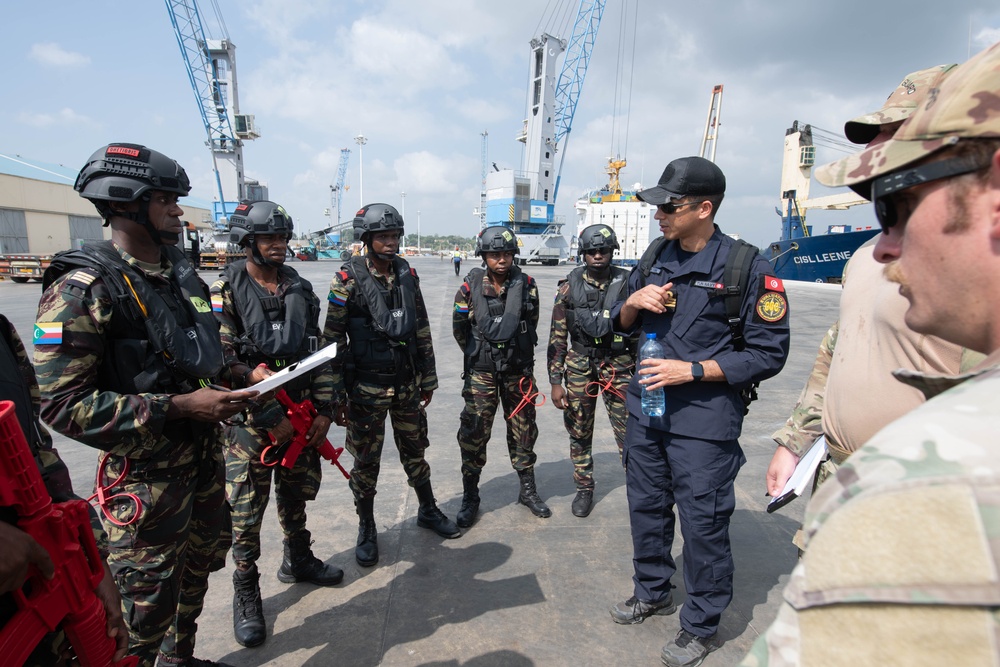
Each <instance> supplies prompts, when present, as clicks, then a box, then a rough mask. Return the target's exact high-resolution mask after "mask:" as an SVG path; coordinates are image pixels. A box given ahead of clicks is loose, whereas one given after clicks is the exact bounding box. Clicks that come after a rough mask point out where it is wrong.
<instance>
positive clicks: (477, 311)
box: [452, 226, 552, 528]
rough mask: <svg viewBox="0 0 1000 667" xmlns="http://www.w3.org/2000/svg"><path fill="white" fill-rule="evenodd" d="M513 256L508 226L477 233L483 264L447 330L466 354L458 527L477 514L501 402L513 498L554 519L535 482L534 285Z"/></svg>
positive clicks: (459, 297)
mask: <svg viewBox="0 0 1000 667" xmlns="http://www.w3.org/2000/svg"><path fill="white" fill-rule="evenodd" d="M517 253H518V248H517V237H516V236H515V235H514V232H512V231H510V230H509V229H507V228H506V227H502V226H496V227H487V228H486V229H484V230H483V231H481V232H480V233H479V236H478V237H477V238H476V256H477V257H479V256H481V257H482V258H483V261H484V262H485V264H486V268H485V269H481V268H476V269H472V271H470V272H469V275H468V276H466V278H465V282H463V283H462V286H461V287H460V288H459V289H458V293H457V294H456V295H455V312H454V314H453V315H452V332H453V333H454V335H455V340H456V341H458V346H459V347H460V348H462V352H463V353H464V354H465V373H464V376H465V386H464V387H463V388H462V398H464V399H465V407H464V408H463V409H462V415H461V417H460V424H459V427H458V444H459V447H461V449H462V485H463V487H464V493H463V495H462V507H461V509H460V510H459V512H458V519H457V521H458V525H459V526H461V527H462V528H467V527H469V526H471V525H472V524H473V523H474V522H475V520H476V515H477V514H478V513H479V477H480V474H481V473H482V470H483V467H485V465H486V443H488V442H489V441H490V433H491V432H492V430H493V418H494V417H495V416H496V412H497V406H498V404H503V418H504V421H506V422H507V453H508V454H509V455H510V463H511V465H512V466H513V467H514V470H515V471H517V475H518V478H519V479H520V483H521V490H520V493H519V494H518V498H517V500H518V502H520V503H521V504H522V505H524V506H526V507H527V508H528V509H529V510H531V513H532V514H534V515H535V516H537V517H541V518H548V517H550V516H552V511H551V510H550V509H549V507H548V505H546V504H545V503H544V502H543V501H542V499H541V498H540V497H539V496H538V491H537V488H536V486H535V467H534V466H535V458H536V456H535V440H537V439H538V425H537V424H536V423H535V401H536V400H538V399H537V395H538V390H537V389H536V388H535V378H534V365H535V344H536V343H537V342H538V334H537V329H538V286H537V285H536V284H535V281H534V279H533V278H532V277H531V276H529V275H527V274H525V273H524V272H522V271H521V269H519V268H518V267H517V266H516V265H515V264H514V255H516V254H517ZM543 400H544V399H543Z"/></svg>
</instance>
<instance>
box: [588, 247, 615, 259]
mask: <svg viewBox="0 0 1000 667" xmlns="http://www.w3.org/2000/svg"><path fill="white" fill-rule="evenodd" d="M583 252H584V253H585V254H587V255H590V256H591V257H593V256H594V255H596V254H598V253H600V254H602V255H607V254H608V253H609V252H611V248H588V249H587V250H584V251H583Z"/></svg>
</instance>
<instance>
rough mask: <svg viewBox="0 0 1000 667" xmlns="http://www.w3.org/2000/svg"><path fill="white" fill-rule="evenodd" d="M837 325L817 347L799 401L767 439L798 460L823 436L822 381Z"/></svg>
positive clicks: (824, 391)
mask: <svg viewBox="0 0 1000 667" xmlns="http://www.w3.org/2000/svg"><path fill="white" fill-rule="evenodd" d="M839 332H840V321H839V320H838V321H837V322H834V324H833V326H832V327H830V330H829V331H827V332H826V336H824V337H823V342H822V343H820V346H819V352H817V353H816V361H815V363H813V369H812V373H810V375H809V379H808V380H806V385H805V386H804V387H803V388H802V393H801V394H800V395H799V400H798V402H797V403H796V404H795V407H794V408H792V414H791V415H790V416H789V417H788V421H787V422H785V425H784V426H782V427H781V428H780V429H778V430H777V431H775V432H774V434H773V435H772V436H771V437H772V438H773V439H774V441H775V442H776V443H778V444H779V445H781V446H782V447H785V448H786V449H788V450H789V451H791V452H792V453H793V454H795V455H796V456H799V457H801V456H802V455H803V454H804V453H805V452H806V451H808V450H809V448H810V447H812V445H813V443H814V442H816V440H817V439H819V437H820V436H821V435H823V401H824V399H825V397H826V381H827V379H828V378H829V377H830V362H831V361H832V360H833V350H834V348H835V347H836V346H837V334H838V333H839Z"/></svg>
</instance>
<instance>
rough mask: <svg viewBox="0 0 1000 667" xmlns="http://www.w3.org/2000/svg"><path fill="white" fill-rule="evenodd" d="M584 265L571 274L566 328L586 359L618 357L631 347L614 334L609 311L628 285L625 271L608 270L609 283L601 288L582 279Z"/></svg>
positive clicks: (575, 348) (626, 337)
mask: <svg viewBox="0 0 1000 667" xmlns="http://www.w3.org/2000/svg"><path fill="white" fill-rule="evenodd" d="M586 271H587V267H586V266H579V267H577V268H575V269H573V271H571V272H570V274H569V277H568V278H567V279H566V280H567V282H568V283H569V294H568V295H567V300H568V302H569V308H567V309H566V328H567V329H568V330H569V333H570V336H571V338H572V341H573V349H574V350H576V351H577V352H579V353H581V354H585V355H587V356H601V355H602V354H603V355H605V356H607V355H609V354H610V355H616V354H621V353H623V352H625V351H626V350H628V349H629V348H630V347H631V346H633V343H632V341H631V340H630V339H629V337H628V336H627V335H625V334H621V333H615V332H614V331H613V323H612V320H611V313H610V309H611V306H612V304H614V303H615V301H617V300H618V299H619V298H620V297H621V295H622V294H624V293H625V289H626V287H627V286H628V272H627V271H626V270H625V269H623V268H621V267H618V266H612V267H611V276H610V280H609V281H608V282H606V283H604V284H603V285H601V286H600V287H597V286H595V285H593V284H592V283H589V282H587V281H586V280H585V279H584V273H585V272H586Z"/></svg>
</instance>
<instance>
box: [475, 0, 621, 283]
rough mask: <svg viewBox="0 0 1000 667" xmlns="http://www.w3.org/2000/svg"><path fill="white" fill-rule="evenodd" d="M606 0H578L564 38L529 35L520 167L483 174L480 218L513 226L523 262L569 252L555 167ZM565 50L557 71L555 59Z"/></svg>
mask: <svg viewBox="0 0 1000 667" xmlns="http://www.w3.org/2000/svg"><path fill="white" fill-rule="evenodd" d="M606 5H607V0H580V4H579V8H578V10H577V13H576V18H575V21H574V24H573V32H572V35H571V37H570V38H569V40H563V39H560V38H558V37H554V36H553V35H551V34H549V33H547V32H544V31H543V32H542V33H541V34H540V35H539V36H537V37H534V38H533V39H532V40H531V42H530V44H531V57H530V61H529V70H528V103H527V109H526V118H525V120H524V125H523V127H522V129H521V132H520V133H519V134H518V136H517V140H518V141H521V142H523V143H524V145H525V146H524V152H523V162H522V167H521V171H513V170H510V169H504V170H496V171H494V172H491V173H488V174H486V187H485V190H486V198H485V199H486V202H485V203H486V206H485V208H486V216H485V224H487V225H495V224H501V225H507V226H509V227H510V228H511V229H513V230H514V232H515V233H516V234H517V236H518V242H519V243H520V244H521V246H522V248H521V251H520V256H519V258H518V262H519V263H522V264H523V263H527V262H531V261H539V262H542V263H545V264H552V265H555V264H557V263H558V262H559V261H561V260H565V259H567V258H568V257H569V244H568V243H567V242H566V239H565V238H564V237H563V235H562V227H563V224H565V223H564V222H562V221H561V220H557V219H556V217H555V202H556V194H557V192H558V184H559V172H561V170H562V164H563V158H564V157H565V154H566V141H567V138H568V136H569V133H570V131H571V130H572V126H573V116H574V114H575V113H576V107H577V103H578V102H579V100H580V93H581V92H582V90H583V83H584V79H585V78H586V76H587V68H588V66H589V65H590V56H591V54H592V53H593V50H594V43H595V41H596V39H597V31H598V29H599V28H600V26H601V19H602V17H603V15H604V8H605V6H606ZM567 49H568V50H567ZM564 52H566V57H565V59H564V60H563V63H562V66H561V68H560V69H559V70H558V72H559V73H558V75H557V74H556V72H557V59H558V58H559V56H561V55H562V54H563V53H564ZM560 144H561V145H560ZM560 151H561V152H562V156H558V157H559V159H560V161H559V163H558V165H557V163H556V157H557V153H559V152H560ZM556 166H558V171H557V170H556V169H555V167H556Z"/></svg>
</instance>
